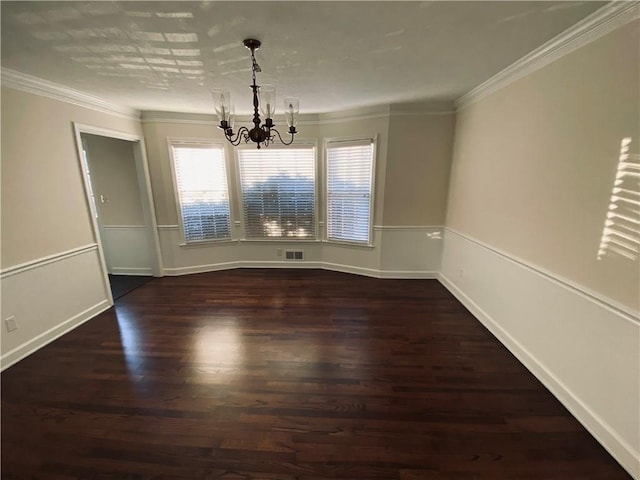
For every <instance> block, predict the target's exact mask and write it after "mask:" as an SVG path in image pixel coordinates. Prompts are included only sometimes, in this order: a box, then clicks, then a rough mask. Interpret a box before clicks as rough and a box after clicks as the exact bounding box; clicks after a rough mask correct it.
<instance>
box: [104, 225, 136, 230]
mask: <svg viewBox="0 0 640 480" xmlns="http://www.w3.org/2000/svg"><path fill="white" fill-rule="evenodd" d="M102 228H104V229H105V230H144V229H145V228H147V227H145V226H144V225H102Z"/></svg>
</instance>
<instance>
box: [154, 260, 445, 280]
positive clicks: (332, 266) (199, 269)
mask: <svg viewBox="0 0 640 480" xmlns="http://www.w3.org/2000/svg"><path fill="white" fill-rule="evenodd" d="M234 268H281V269H285V268H304V269H322V270H331V271H334V272H342V273H352V274H355V275H363V276H365V277H373V278H395V279H436V278H438V272H436V271H431V270H416V271H400V270H397V271H396V270H378V269H374V268H365V267H356V266H353V265H344V264H340V263H331V262H322V261H318V262H314V261H304V260H302V261H285V260H277V261H252V260H239V261H236V262H222V263H211V264H207V265H194V266H190V267H178V268H165V269H164V274H165V275H167V276H178V275H190V274H193V273H206V272H217V271H220V270H231V269H234Z"/></svg>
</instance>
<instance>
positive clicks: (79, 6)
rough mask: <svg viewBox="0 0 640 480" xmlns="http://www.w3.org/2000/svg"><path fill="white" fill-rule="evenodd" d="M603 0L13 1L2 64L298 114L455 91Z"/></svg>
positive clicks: (155, 93)
mask: <svg viewBox="0 0 640 480" xmlns="http://www.w3.org/2000/svg"><path fill="white" fill-rule="evenodd" d="M604 4H605V2H591V1H589V2H577V1H568V2H540V1H535V2H508V1H506V2H415V1H413V2H401V1H399V2H366V1H364V2H362V1H361V2H269V1H262V2H239V1H234V2H185V1H178V2H169V1H164V2H48V1H45V2H7V1H3V2H2V3H1V8H2V67H3V68H9V69H12V70H17V71H19V72H23V73H27V74H30V75H34V76H36V77H40V78H43V79H46V80H49V81H51V82H55V83H59V84H62V85H65V86H68V87H71V88H73V89H76V90H80V91H83V92H86V93H90V94H92V95H95V96H98V97H101V98H103V99H105V100H108V101H112V102H115V103H119V104H122V105H128V106H131V107H134V108H137V109H140V110H163V111H176V112H197V113H211V110H212V108H211V101H210V94H209V91H210V90H211V89H213V88H224V89H229V90H231V93H232V101H233V103H234V104H235V105H236V109H237V112H238V113H248V112H249V110H250V108H251V104H250V89H249V88H248V86H249V84H250V83H251V70H250V66H251V65H250V59H249V51H248V50H247V49H245V48H244V47H243V46H242V40H243V39H244V38H247V37H253V38H257V39H259V40H261V41H262V42H263V45H262V48H261V49H260V50H259V51H258V52H257V53H256V57H257V60H258V63H259V64H260V66H261V67H262V73H260V74H258V83H259V84H261V83H262V84H273V85H275V86H276V88H277V93H278V95H279V98H282V97H283V96H284V95H292V96H298V97H300V103H301V112H304V113H312V112H318V113H319V112H328V111H337V110H345V109H349V108H355V107H363V106H370V105H378V104H387V103H403V102H412V101H430V100H434V101H436V100H437V101H441V100H454V99H456V98H458V97H459V96H461V95H462V94H464V93H466V92H467V91H469V90H470V89H472V88H473V87H475V86H477V85H479V84H480V83H482V82H483V81H485V80H487V79H488V78H490V77H491V76H492V75H494V74H495V73H497V72H499V71H500V70H502V69H503V68H505V67H506V66H508V65H509V64H511V63H513V62H514V61H515V60H517V59H519V58H520V57H522V56H523V55H525V54H527V53H528V52H530V51H531V50H533V49H535V48H536V47H538V46H539V45H541V44H543V43H544V42H546V41H547V40H549V39H551V38H553V37H554V36H555V35H557V34H559V33H561V32H562V31H564V30H566V29H567V28H568V27H570V26H571V25H573V24H575V23H576V22H578V21H579V20H581V19H582V18H584V17H586V16H587V15H589V14H590V13H592V12H593V11H595V10H597V9H598V8H600V7H601V6H602V5H604Z"/></svg>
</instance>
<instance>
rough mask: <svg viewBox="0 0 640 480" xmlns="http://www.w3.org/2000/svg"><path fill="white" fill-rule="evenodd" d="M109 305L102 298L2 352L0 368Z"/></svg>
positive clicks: (54, 338)
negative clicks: (100, 300)
mask: <svg viewBox="0 0 640 480" xmlns="http://www.w3.org/2000/svg"><path fill="white" fill-rule="evenodd" d="M110 307H111V305H110V304H109V302H108V301H107V300H103V301H102V302H100V303H97V304H96V305H93V306H92V307H89V308H87V309H86V310H84V311H82V312H80V313H78V314H77V315H74V316H73V317H71V318H69V319H67V320H65V321H64V322H62V323H60V324H58V325H56V326H55V327H53V328H50V329H49V330H47V331H46V332H42V333H41V334H40V335H38V336H37V337H34V338H32V339H31V340H29V341H27V342H25V343H23V344H22V345H20V346H18V347H16V348H14V349H13V350H11V351H9V352H7V353H4V354H2V358H1V359H0V363H1V364H2V368H1V370H5V369H7V368H9V367H10V366H11V365H13V364H15V363H17V362H19V361H20V360H22V359H23V358H26V357H27V356H29V355H31V354H32V353H34V352H35V351H36V350H39V349H41V348H42V347H44V346H45V345H47V344H49V343H51V342H53V341H54V340H56V339H57V338H60V337H61V336H62V335H64V334H65V333H67V332H70V331H71V330H73V329H74V328H76V327H78V326H80V325H82V324H83V323H85V322H86V321H88V320H91V319H92V318H93V317H95V316H96V315H98V314H100V313H102V312H104V311H105V310H108V309H109V308H110Z"/></svg>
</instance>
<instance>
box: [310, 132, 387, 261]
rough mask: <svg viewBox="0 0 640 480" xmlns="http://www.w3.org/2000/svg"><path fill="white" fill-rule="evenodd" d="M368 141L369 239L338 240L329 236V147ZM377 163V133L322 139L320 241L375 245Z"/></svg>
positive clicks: (359, 245)
mask: <svg viewBox="0 0 640 480" xmlns="http://www.w3.org/2000/svg"><path fill="white" fill-rule="evenodd" d="M365 142H367V143H368V142H370V143H371V147H372V149H371V150H372V151H371V162H372V165H371V195H370V198H369V240H368V241H367V242H359V241H355V240H354V241H351V240H338V239H332V238H329V148H330V147H331V146H335V145H340V144H343V145H348V144H358V143H365ZM377 163H378V135H372V136H357V137H331V138H325V139H324V146H323V163H322V168H323V176H324V236H323V239H322V241H323V242H325V243H328V244H332V245H341V246H348V247H355V248H364V249H370V248H374V247H375V239H374V230H375V229H374V225H373V222H374V219H375V211H374V210H375V203H376V167H377Z"/></svg>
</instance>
